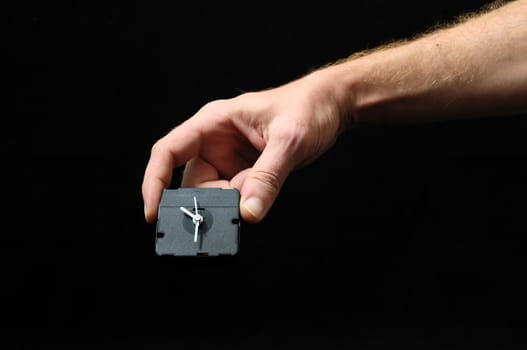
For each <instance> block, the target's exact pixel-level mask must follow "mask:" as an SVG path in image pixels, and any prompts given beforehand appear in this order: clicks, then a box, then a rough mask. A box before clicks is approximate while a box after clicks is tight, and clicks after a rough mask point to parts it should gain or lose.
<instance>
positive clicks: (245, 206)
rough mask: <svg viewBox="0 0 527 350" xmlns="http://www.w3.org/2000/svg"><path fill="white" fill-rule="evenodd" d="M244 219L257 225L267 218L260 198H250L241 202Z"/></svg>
mask: <svg viewBox="0 0 527 350" xmlns="http://www.w3.org/2000/svg"><path fill="white" fill-rule="evenodd" d="M240 213H241V215H242V218H243V219H244V220H245V221H246V222H249V223H257V222H259V221H261V220H262V219H263V217H264V216H265V205H264V203H263V201H262V200H261V199H260V198H257V197H250V198H247V199H242V201H241V202H240Z"/></svg>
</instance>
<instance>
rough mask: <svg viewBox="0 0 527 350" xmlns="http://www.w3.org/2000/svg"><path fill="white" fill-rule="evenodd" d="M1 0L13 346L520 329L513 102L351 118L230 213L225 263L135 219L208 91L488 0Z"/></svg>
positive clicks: (400, 337) (263, 342) (342, 51)
mask: <svg viewBox="0 0 527 350" xmlns="http://www.w3.org/2000/svg"><path fill="white" fill-rule="evenodd" d="M13 3H14V4H11V5H8V6H7V9H5V12H4V16H3V17H4V18H5V23H6V24H7V28H6V30H5V33H6V34H7V35H6V37H5V38H4V44H3V45H2V46H4V47H5V46H7V56H6V57H7V59H8V63H7V64H4V69H5V71H6V73H7V74H5V78H3V79H2V80H3V81H4V83H5V84H6V86H7V95H5V96H6V102H5V104H4V108H3V113H2V127H1V129H0V133H1V142H2V143H1V156H2V160H3V165H2V171H1V175H0V180H1V183H2V189H1V194H2V201H3V204H4V205H3V208H4V209H3V215H2V217H3V220H2V233H1V235H0V237H1V242H0V259H1V260H0V261H1V271H0V272H1V287H0V290H1V292H0V293H1V294H0V296H1V299H0V300H1V301H0V307H1V310H0V315H1V321H2V325H1V326H2V340H5V342H6V344H10V345H11V346H10V347H6V348H16V345H17V344H18V345H20V346H22V345H29V344H35V345H45V344H53V346H54V348H62V347H64V348H68V349H70V348H92V345H102V344H109V345H114V346H120V345H125V344H126V345H137V346H139V347H143V346H144V348H145V349H146V348H148V349H152V348H155V345H161V344H163V345H167V344H168V345H174V346H176V345H187V346H190V345H193V346H196V347H200V346H208V345H210V346H211V348H217V347H223V346H224V347H225V348H236V347H238V346H239V347H240V348H247V346H246V345H251V347H252V348H259V347H262V348H267V347H268V346H270V345H273V346H278V347H280V346H283V347H284V348H286V347H288V348H290V347H291V346H294V345H298V346H299V347H300V346H302V347H303V346H305V345H310V344H316V345H323V346H325V347H329V348H332V347H345V348H347V347H352V346H356V347H357V348H360V349H373V348H387V347H388V348H393V347H398V346H403V347H405V348H416V349H417V348H427V349H443V348H448V349H457V348H482V349H486V348H493V349H494V348H496V349H503V348H512V347H514V346H518V347H521V345H525V341H524V338H523V337H524V334H525V333H524V331H525V328H524V326H525V323H524V321H525V312H526V311H527V307H526V306H527V305H526V302H525V295H526V292H527V290H526V288H525V286H524V283H523V282H524V278H525V272H524V271H525V269H524V267H525V255H524V249H525V239H524V238H523V235H524V233H525V232H526V228H527V225H526V223H525V220H524V218H525V213H526V209H527V206H526V205H525V204H524V199H525V198H526V196H525V195H526V194H527V181H526V175H527V174H526V172H527V169H526V167H525V158H526V156H527V153H526V152H527V151H526V149H527V147H526V146H527V141H526V140H525V136H524V134H525V130H526V127H527V124H526V121H525V120H524V119H523V118H522V116H518V117H503V118H491V119H481V120H471V121H457V122H442V123H434V124H426V125H424V124H421V125H405V126H403V125H400V126H378V127H370V128H362V129H355V130H352V131H350V132H349V133H347V134H345V135H344V136H343V137H342V138H341V139H340V140H339V141H338V143H337V145H336V146H335V147H334V148H333V149H332V150H330V151H329V152H328V153H327V154H325V155H324V156H323V157H321V158H320V159H319V160H318V161H317V162H315V163H313V164H312V165H310V166H308V167H306V168H303V169H301V170H298V171H297V172H295V173H293V174H292V175H291V176H290V178H289V179H288V181H287V183H286V184H285V186H284V188H283V190H282V193H281V195H280V197H279V198H278V200H277V202H276V204H275V206H274V207H273V209H272V210H271V212H270V213H269V215H268V217H266V219H265V220H264V221H263V222H261V223H260V224H257V225H244V226H243V231H242V235H243V236H242V250H241V253H240V255H239V256H237V257H236V258H233V259H222V260H219V261H217V260H210V259H165V258H160V257H157V256H156V255H155V254H154V230H155V228H154V226H153V225H149V224H146V223H145V222H144V219H143V204H142V199H141V192H140V187H141V181H142V176H143V171H144V167H145V165H146V162H147V160H148V157H149V152H150V147H151V145H152V144H153V143H154V142H155V141H156V140H157V139H158V138H160V137H161V136H163V135H164V134H165V133H166V132H168V131H169V130H170V129H171V128H172V127H174V126H175V125H177V124H178V123H179V122H181V121H182V120H184V119H186V118H188V117H190V116H191V115H192V114H193V113H194V112H195V111H196V110H197V109H198V108H199V107H201V106H202V105H203V104H204V103H206V102H208V101H210V100H214V99H217V98H228V97H232V96H235V95H237V94H239V93H241V92H243V91H255V90H259V89H263V88H268V87H272V86H277V85H279V84H281V83H285V82H287V81H289V80H291V79H294V78H296V77H298V76H300V75H302V74H304V73H306V72H308V71H310V70H312V69H315V68H317V67H319V66H321V65H323V64H325V63H328V62H332V61H334V60H336V59H339V58H342V57H345V56H347V55H349V54H351V53H352V52H355V51H357V50H362V49H366V48H371V47H374V46H376V45H378V44H382V43H385V42H388V41H391V40H394V39H400V38H406V37H410V36H412V35H414V34H415V33H418V32H421V31H422V30H426V29H428V28H430V27H432V26H435V25H438V24H440V23H444V22H448V21H449V20H451V19H453V18H454V17H455V16H456V15H458V14H461V13H465V12H467V11H471V10H475V9H478V8H480V6H482V5H483V4H484V3H485V1H463V2H459V1H432V2H429V1H420V2H417V1H377V0H370V1H347V2H331V1H325V2H314V3H289V2H283V1H282V2H270V1H268V2H238V3H233V2H228V3H222V2H214V3H204V2H198V1H195V2H185V3H182V2H171V1H136V2H131V1H123V2H110V1H106V2H92V1H89V2H88V1H84V2H79V1H77V2H73V1H72V2H46V1H35V2H24V1H21V2H16V3H15V2H13ZM467 40H468V39H467ZM176 180H177V177H176ZM176 185H177V184H176ZM332 211H333V212H334V211H337V214H336V215H334V214H331V215H330V217H328V216H327V214H325V213H328V212H329V213H331V212H332Z"/></svg>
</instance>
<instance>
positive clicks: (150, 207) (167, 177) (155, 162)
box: [142, 122, 201, 222]
mask: <svg viewBox="0 0 527 350" xmlns="http://www.w3.org/2000/svg"><path fill="white" fill-rule="evenodd" d="M200 145H201V133H200V131H199V129H198V128H197V126H196V125H195V124H193V123H191V122H185V123H183V124H181V125H179V126H177V127H176V128H174V129H173V130H172V131H170V132H169V133H168V134H167V135H165V136H164V137H163V138H161V139H160V140H159V141H157V142H156V143H155V144H154V146H153V147H152V151H151V153H150V159H149V160H148V164H147V166H146V169H145V174H144V177H143V185H142V193H143V201H144V206H145V208H144V209H145V219H146V221H147V222H154V221H155V220H156V217H157V207H158V206H159V201H160V200H161V194H162V193H163V189H165V188H167V187H168V186H169V185H170V182H171V181H172V175H173V172H174V168H175V167H178V166H181V165H183V164H185V163H186V162H187V161H189V160H190V159H192V158H194V157H195V156H196V155H198V153H199V148H200Z"/></svg>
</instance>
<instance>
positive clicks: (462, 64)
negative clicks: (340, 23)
mask: <svg viewBox="0 0 527 350" xmlns="http://www.w3.org/2000/svg"><path fill="white" fill-rule="evenodd" d="M322 71H323V73H321V74H326V75H327V76H328V77H329V79H328V80H329V81H333V82H335V84H334V89H335V91H334V92H335V96H338V98H337V100H338V102H339V106H340V110H341V111H342V114H343V115H345V116H346V118H350V119H351V120H352V121H354V122H355V123H357V122H358V123H372V122H400V121H425V120H437V119H447V118H457V117H469V116H491V115H504V114H509V113H516V112H521V111H527V0H518V1H514V2H511V3H508V4H507V5H504V6H502V7H500V8H498V9H495V10H493V11H489V12H487V13H484V14H481V15H478V16H475V17H473V18H470V19H468V20H466V21H464V22H462V23H459V24H457V25H454V26H451V27H449V28H445V29H441V30H437V31H435V32H432V33H429V34H427V35H424V36H422V37H420V38H418V39H415V40H411V41H408V42H406V43H400V44H397V45H394V46H393V47H387V48H381V49H379V50H374V51H373V52H371V53H368V54H365V55H362V56H359V57H352V58H350V59H348V60H345V61H343V62H340V63H338V64H335V65H333V66H330V67H328V68H325V69H323V70H322Z"/></svg>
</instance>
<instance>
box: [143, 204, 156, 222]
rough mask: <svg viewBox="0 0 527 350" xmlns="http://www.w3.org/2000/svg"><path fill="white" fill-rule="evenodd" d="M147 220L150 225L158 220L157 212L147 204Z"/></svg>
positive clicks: (145, 211)
mask: <svg viewBox="0 0 527 350" xmlns="http://www.w3.org/2000/svg"><path fill="white" fill-rule="evenodd" d="M144 214H145V220H146V222H148V223H149V224H151V223H153V222H154V221H155V220H156V216H157V212H156V211H155V210H154V209H153V208H151V207H149V206H148V205H146V204H145V206H144Z"/></svg>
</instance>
